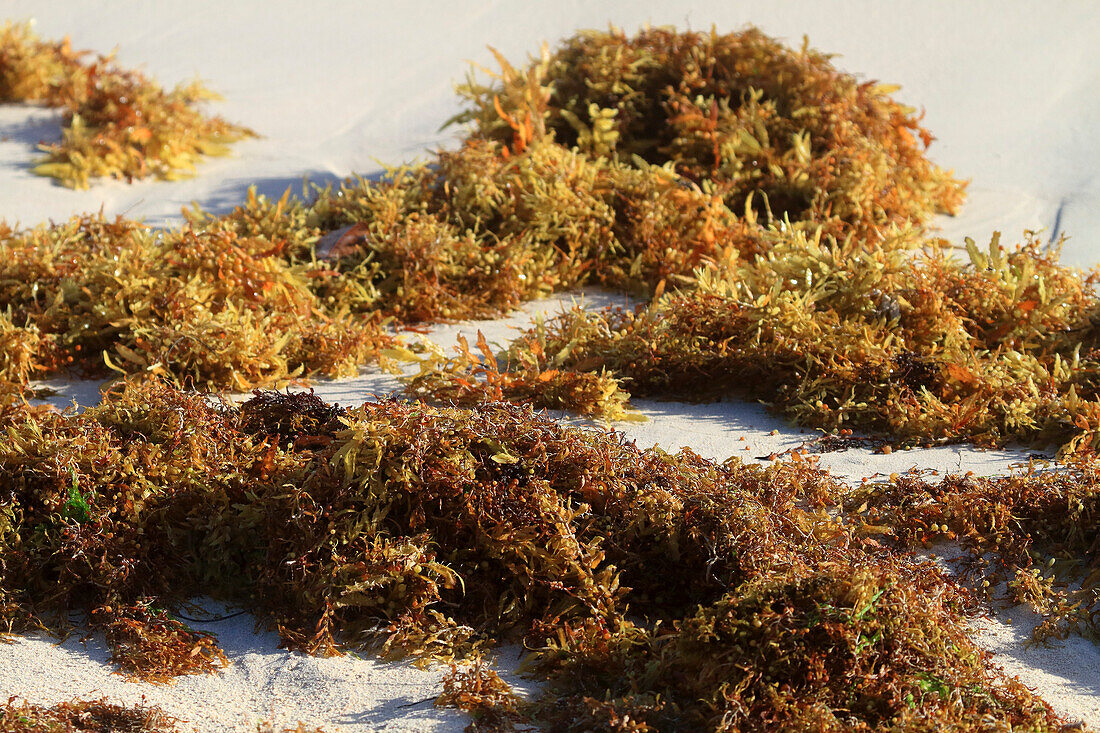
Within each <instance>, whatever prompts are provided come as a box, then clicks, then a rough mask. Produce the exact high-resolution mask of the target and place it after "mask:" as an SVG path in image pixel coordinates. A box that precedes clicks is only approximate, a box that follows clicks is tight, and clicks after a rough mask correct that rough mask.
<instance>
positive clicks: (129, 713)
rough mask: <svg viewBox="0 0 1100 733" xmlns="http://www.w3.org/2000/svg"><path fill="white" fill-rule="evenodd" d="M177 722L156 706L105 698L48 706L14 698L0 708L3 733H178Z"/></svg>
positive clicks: (0, 725) (0, 728) (0, 727)
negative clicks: (124, 702)
mask: <svg viewBox="0 0 1100 733" xmlns="http://www.w3.org/2000/svg"><path fill="white" fill-rule="evenodd" d="M175 722H176V721H175V719H173V718H171V717H169V716H168V715H166V714H165V713H164V712H163V711H161V710H160V709H159V708H157V707H146V706H137V707H124V706H121V705H115V704H114V703H110V702H108V701H107V700H106V699H100V700H74V701H72V702H62V703H58V704H57V705H53V706H51V707H46V706H44V705H32V704H31V703H29V702H22V703H16V701H15V698H11V699H9V700H8V702H7V704H5V705H3V706H2V707H0V731H3V733H176V732H177V731H178V730H179V728H178V727H176V725H175Z"/></svg>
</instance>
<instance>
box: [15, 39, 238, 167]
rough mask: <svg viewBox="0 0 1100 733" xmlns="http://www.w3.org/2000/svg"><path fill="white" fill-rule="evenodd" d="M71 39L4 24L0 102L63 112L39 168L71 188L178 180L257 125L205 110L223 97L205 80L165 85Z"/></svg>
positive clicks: (45, 144)
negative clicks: (57, 137) (202, 106)
mask: <svg viewBox="0 0 1100 733" xmlns="http://www.w3.org/2000/svg"><path fill="white" fill-rule="evenodd" d="M89 55H90V54H89V52H87V51H75V50H73V48H72V45H71V44H70V42H69V39H68V38H66V39H64V40H62V41H44V40H42V39H40V38H39V37H38V36H37V35H36V34H35V33H34V31H33V30H32V29H31V24H30V23H12V22H10V21H8V22H7V23H5V24H4V26H3V27H2V28H0V103H13V102H18V103H32V104H40V105H45V106H47V107H54V108H57V109H60V110H63V111H64V114H65V118H64V125H63V128H62V130H61V141H60V142H46V143H42V144H40V145H39V147H40V149H41V150H42V152H44V153H45V154H46V155H45V157H44V158H42V159H41V160H39V161H38V162H37V163H36V164H35V166H34V168H33V170H34V172H35V173H37V174H39V175H43V176H50V177H52V178H56V179H57V180H58V181H59V182H60V183H62V184H63V185H65V186H69V187H70V188H88V185H89V184H90V182H91V180H92V179H93V178H99V177H110V178H119V179H123V180H126V181H133V180H136V179H141V178H147V177H153V178H161V179H165V180H177V179H179V178H183V177H187V176H189V175H191V174H192V173H194V171H195V164H196V163H198V162H200V161H201V160H202V158H203V157H204V156H207V155H226V154H228V153H229V144H230V143H233V142H236V141H238V140H242V139H244V138H247V137H253V136H254V135H255V133H253V132H252V131H251V130H249V129H247V128H245V127H241V126H240V125H235V124H232V123H230V122H227V121H225V120H223V119H222V118H221V117H208V116H206V115H204V114H203V113H202V112H200V111H199V110H198V109H197V107H196V105H197V104H198V103H199V102H202V101H205V100H210V99H217V98H218V96H217V95H216V94H214V93H213V92H211V91H210V90H208V89H207V88H206V87H204V86H203V85H202V84H201V83H200V82H198V81H195V82H192V83H190V84H185V85H180V86H177V87H176V88H174V89H172V90H165V89H163V88H162V87H161V86H160V85H159V84H157V83H156V82H154V81H153V80H152V79H149V78H148V77H146V76H145V75H144V74H142V73H140V72H138V71H132V70H129V69H123V68H121V67H119V66H118V65H117V64H116V63H115V62H114V58H113V54H110V55H107V56H103V55H97V56H95V57H94V58H92V59H88V58H87V57H88V56H89Z"/></svg>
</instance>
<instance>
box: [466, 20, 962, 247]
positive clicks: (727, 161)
mask: <svg viewBox="0 0 1100 733" xmlns="http://www.w3.org/2000/svg"><path fill="white" fill-rule="evenodd" d="M829 58H830V57H829V56H828V55H827V54H823V53H821V52H819V51H816V50H814V49H811V48H810V47H809V45H808V42H804V43H803V45H802V47H801V48H800V49H797V50H792V49H790V48H787V47H786V46H784V45H783V44H782V43H780V42H778V41H776V40H775V39H772V38H770V37H768V36H767V35H765V34H764V33H762V32H761V31H760V30H758V29H756V28H749V29H746V30H743V31H740V32H736V33H727V34H719V33H717V32H716V31H711V32H710V33H699V32H690V31H689V32H680V31H676V30H674V29H670V28H646V29H644V30H642V31H641V32H639V33H638V34H636V35H635V36H633V37H628V36H627V35H626V34H625V33H623V32H622V31H619V30H615V29H612V30H610V31H607V32H598V31H587V32H582V33H579V34H577V35H575V36H573V37H571V38H569V39H566V40H565V41H564V42H563V43H562V44H561V45H560V46H559V47H558V48H556V49H555V50H554V51H553V52H551V51H549V50H548V49H546V48H544V49H543V52H542V54H541V56H539V57H537V58H534V59H532V60H531V62H530V64H529V65H528V66H527V67H526V68H522V69H517V68H515V67H514V66H512V65H511V64H509V63H508V62H507V61H506V60H505V59H504V58H503V57H501V56H500V55H499V54H498V55H497V60H498V61H499V63H500V67H501V68H500V71H499V73H491V72H490V74H491V76H492V79H493V81H492V83H490V84H489V85H487V86H486V85H484V84H481V83H479V82H478V81H477V80H476V79H475V78H473V77H471V78H470V80H469V81H468V82H467V83H466V84H465V85H463V86H460V87H459V92H460V94H461V95H462V96H463V97H465V99H466V100H467V102H468V108H467V110H466V112H465V113H463V114H461V115H459V116H458V117H457V118H456V121H467V122H473V123H474V134H475V135H476V136H477V137H479V138H482V139H488V140H495V141H497V142H499V143H501V144H505V145H508V146H510V147H511V149H512V150H513V151H517V150H522V149H524V148H525V147H526V146H527V145H530V144H531V143H532V142H534V141H542V140H552V141H554V142H556V143H557V144H559V145H562V146H563V147H566V148H575V149H577V150H579V151H581V152H583V153H585V154H588V155H591V156H594V157H612V158H615V159H617V160H621V161H623V162H624V163H627V164H637V165H641V166H646V165H657V166H664V167H666V168H667V169H669V170H672V171H675V172H676V173H677V174H679V175H681V176H683V177H684V178H685V179H686V180H688V181H691V182H693V183H695V184H697V185H700V186H703V187H704V188H705V189H706V190H707V191H709V192H713V193H715V194H716V195H718V196H720V197H721V198H722V199H723V200H724V201H725V202H726V203H727V204H728V205H729V206H730V207H731V208H735V209H736V210H738V211H740V210H741V207H743V206H744V207H745V208H746V210H747V211H748V210H754V211H755V212H756V214H757V215H758V216H759V217H760V218H761V219H763V218H765V217H767V218H768V219H770V220H772V221H775V222H783V221H785V220H787V221H789V222H791V223H798V222H808V223H812V224H813V225H815V226H816V225H820V226H821V227H823V228H824V230H825V233H826V234H831V235H835V236H844V235H847V234H856V235H858V236H861V237H862V236H866V235H869V234H871V233H873V232H874V231H875V230H876V229H878V228H881V227H882V226H884V225H889V224H901V223H917V222H920V221H923V220H924V219H927V218H928V217H929V216H930V215H931V214H932V213H935V212H937V211H941V212H943V211H946V212H953V211H954V210H955V209H956V208H957V207H958V205H959V204H960V203H961V201H962V189H963V185H962V184H960V182H959V181H956V180H954V179H953V178H952V177H951V174H950V173H949V172H945V171H942V170H940V169H939V168H937V167H935V166H934V165H932V164H931V163H930V162H929V161H928V160H927V159H926V158H925V157H924V150H925V148H926V147H927V146H928V144H929V143H930V142H931V140H932V136H931V134H930V133H929V132H928V131H927V130H925V129H924V128H922V127H920V124H919V121H920V118H919V117H918V116H917V115H916V114H915V112H914V110H912V109H911V108H909V107H905V106H904V105H902V104H900V103H898V102H896V101H895V100H894V99H893V98H891V96H890V94H892V93H893V92H895V91H896V90H897V89H898V87H895V86H890V85H882V84H876V83H875V82H862V83H861V82H860V81H858V80H857V79H856V78H855V77H853V76H851V75H850V74H846V73H843V72H841V71H839V70H837V69H836V68H835V67H834V66H833V65H832V63H831V62H830V60H829ZM746 202H748V203H746Z"/></svg>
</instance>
